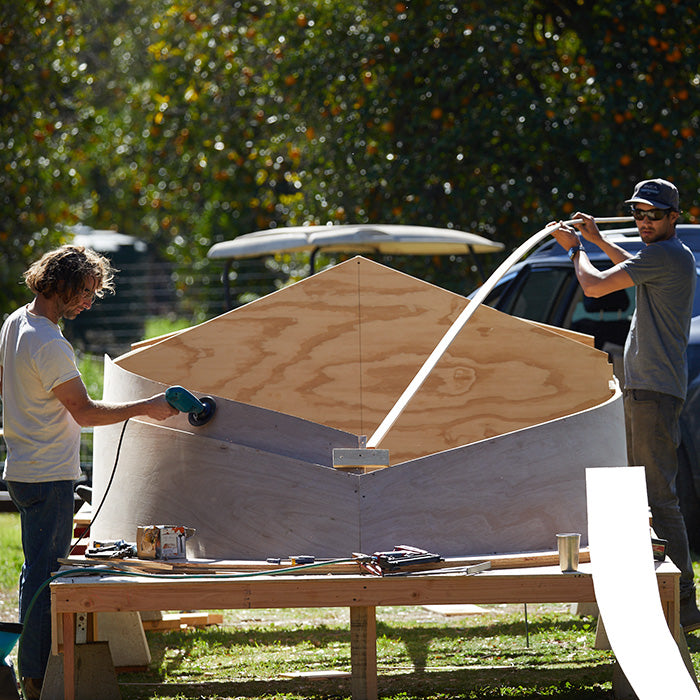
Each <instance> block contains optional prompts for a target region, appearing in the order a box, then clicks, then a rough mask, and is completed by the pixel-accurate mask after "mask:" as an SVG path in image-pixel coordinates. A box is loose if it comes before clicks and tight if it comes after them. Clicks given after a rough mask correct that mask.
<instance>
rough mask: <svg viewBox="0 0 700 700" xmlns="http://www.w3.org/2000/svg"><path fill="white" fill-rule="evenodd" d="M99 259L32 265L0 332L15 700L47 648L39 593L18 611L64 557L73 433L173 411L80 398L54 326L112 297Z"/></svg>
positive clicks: (76, 441)
mask: <svg viewBox="0 0 700 700" xmlns="http://www.w3.org/2000/svg"><path fill="white" fill-rule="evenodd" d="M114 272H115V271H114V269H113V268H112V267H111V264H110V262H109V260H108V259H107V258H105V257H103V256H101V255H99V254H98V253H95V252H94V251H92V250H90V249H86V248H84V247H82V246H74V245H65V246H62V247H60V248H58V249H56V250H53V251H51V252H49V253H46V254H45V255H44V256H43V257H42V258H41V259H39V260H37V261H36V262H35V263H33V264H32V265H31V266H30V267H29V269H28V270H27V271H26V272H25V273H24V281H25V283H26V285H27V287H29V289H30V290H31V291H32V292H33V294H34V299H33V300H32V301H31V302H30V303H29V304H27V305H25V306H23V307H21V308H19V309H17V310H16V311H15V312H14V313H12V314H11V315H10V316H9V317H8V318H7V319H6V320H5V322H4V324H3V326H2V329H0V396H2V406H3V429H4V436H5V443H6V446H7V459H6V461H5V468H4V471H3V479H4V480H5V481H6V482H7V488H8V491H9V493H10V497H11V498H12V501H13V502H14V504H15V506H16V507H17V510H18V511H19V513H20V518H21V528H22V548H23V551H24V564H23V566H22V573H21V577H20V585H19V612H20V622H22V623H24V633H23V636H22V644H21V650H20V651H21V656H20V658H19V669H20V672H21V675H22V680H23V687H24V691H25V697H26V698H28V699H29V700H31V699H32V698H39V697H40V694H41V685H42V682H43V677H44V673H45V670H46V665H47V662H48V657H49V653H50V650H51V616H50V597H49V589H48V587H46V588H45V589H44V590H43V591H42V593H41V594H40V595H39V596H38V597H37V599H36V601H35V602H34V604H33V607H32V610H31V614H30V617H29V619H27V617H26V616H27V609H28V607H29V605H30V603H31V602H32V599H33V598H34V596H35V594H36V592H37V591H38V590H39V589H40V588H41V586H42V584H43V583H44V582H45V581H46V580H47V579H48V578H49V577H50V576H51V574H52V573H53V572H55V571H56V570H57V569H58V566H59V564H58V560H59V559H60V558H62V557H65V556H67V554H68V550H69V547H70V541H71V535H72V530H73V513H74V496H73V482H74V481H75V480H76V479H77V478H78V477H79V476H80V433H81V427H84V426H96V425H108V424H111V423H119V422H121V421H125V420H128V419H129V418H133V417H135V416H149V417H150V418H153V419H155V420H164V419H165V418H168V417H169V416H172V415H174V414H175V413H177V410H176V409H174V408H173V407H172V406H170V404H169V403H168V402H167V401H166V399H165V394H157V395H155V396H152V397H150V398H148V399H142V400H139V401H131V402H128V403H120V404H113V403H107V402H104V401H96V400H93V399H92V398H90V396H89V395H88V392H87V389H86V388H85V384H84V382H83V380H82V378H81V376H80V372H79V371H78V368H77V366H76V361H75V353H74V351H73V348H72V346H71V344H70V343H69V342H68V341H67V340H66V339H65V338H64V336H63V334H62V332H61V329H60V328H59V325H58V323H59V320H60V319H61V318H68V319H73V318H75V317H76V316H77V315H78V314H79V313H80V312H81V311H84V310H86V309H89V308H90V306H91V305H92V302H93V299H94V298H95V297H101V296H103V295H104V293H105V292H106V291H113V289H114V283H113V279H114Z"/></svg>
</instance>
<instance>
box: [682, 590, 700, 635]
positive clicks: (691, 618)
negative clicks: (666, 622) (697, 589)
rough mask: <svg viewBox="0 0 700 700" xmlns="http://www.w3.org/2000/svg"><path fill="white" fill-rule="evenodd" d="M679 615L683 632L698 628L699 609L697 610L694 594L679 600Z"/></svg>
mask: <svg viewBox="0 0 700 700" xmlns="http://www.w3.org/2000/svg"><path fill="white" fill-rule="evenodd" d="M680 617H681V627H682V628H683V631H684V632H692V631H693V630H696V629H698V628H700V610H698V606H697V603H696V602H695V596H694V595H692V596H689V597H688V598H685V599H682V600H681V615H680Z"/></svg>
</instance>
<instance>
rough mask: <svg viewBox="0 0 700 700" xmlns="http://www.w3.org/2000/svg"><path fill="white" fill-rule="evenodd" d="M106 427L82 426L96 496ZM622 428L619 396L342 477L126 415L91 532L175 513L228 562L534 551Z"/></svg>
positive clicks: (578, 502)
mask: <svg viewBox="0 0 700 700" xmlns="http://www.w3.org/2000/svg"><path fill="white" fill-rule="evenodd" d="M222 401H225V400H224V399H222ZM119 430H120V426H107V427H103V428H98V429H96V430H95V455H96V460H97V463H99V464H100V465H102V467H101V468H100V469H96V471H95V475H94V482H95V502H96V503H97V502H99V501H100V500H101V499H102V494H103V493H104V490H105V488H106V483H107V481H108V477H109V474H110V469H109V468H108V466H109V465H111V464H112V463H113V462H114V458H115V446H116V444H117V441H118V433H119ZM591 435H594V436H595V440H591V438H590V436H591ZM623 435H624V431H623V417H622V405H621V397H620V394H619V393H618V394H617V395H616V397H615V398H614V399H613V400H611V401H610V402H608V403H607V404H605V405H604V406H602V407H598V408H596V409H592V410H588V411H584V412H582V413H579V414H575V415H573V416H568V417H566V418H564V419H558V420H556V421H552V422H550V423H547V424H544V425H540V426H535V427H533V428H529V429H525V430H522V431H517V432H515V433H511V434H508V435H505V436H500V437H498V438H494V439H491V440H486V441H482V442H479V443H475V444H472V445H469V446H466V447H463V448H458V449H455V450H450V451H448V452H443V453H440V454H436V455H431V456H430V457H426V458H423V459H419V460H416V461H415V462H408V463H404V464H400V465H396V466H394V467H391V468H389V469H385V470H381V471H377V472H372V473H369V474H363V475H355V474H347V473H345V472H341V471H338V470H334V469H332V468H330V467H323V466H319V465H316V464H308V463H305V462H302V461H300V460H294V459H290V458H287V457H282V456H280V455H276V454H272V453H269V452H265V451H263V450H259V449H251V448H248V447H244V446H241V445H236V444H231V443H229V442H225V441H221V440H216V439H212V438H208V437H204V436H201V435H198V434H196V433H195V434H193V433H186V432H184V431H180V430H176V429H173V428H167V427H163V426H159V425H155V424H151V423H146V422H142V421H130V422H129V424H128V426H127V429H126V432H125V434H124V440H123V442H122V447H121V452H120V455H119V462H118V468H117V472H116V477H115V480H114V483H113V484H112V486H111V488H110V492H109V496H108V497H107V499H106V501H105V505H104V508H103V510H102V512H101V514H100V515H99V516H98V518H97V522H96V524H95V525H93V527H92V529H91V532H92V533H93V536H94V537H96V538H97V539H115V538H124V539H128V540H133V539H134V538H135V529H136V526H137V525H139V524H157V523H165V524H183V525H187V526H189V527H195V528H197V530H198V538H197V540H196V541H191V542H190V545H189V547H188V551H189V554H190V556H201V557H216V558H228V559H232V558H240V559H245V558H248V559H265V558H266V557H268V556H281V557H288V556H289V555H290V554H300V553H306V554H313V555H315V556H327V557H337V556H348V555H349V554H350V553H352V552H353V551H365V552H366V553H371V552H373V551H378V550H384V549H389V548H391V547H393V546H394V545H396V544H412V545H415V546H420V547H425V548H426V549H431V550H434V551H437V552H439V553H440V554H442V555H443V556H464V555H466V554H475V555H481V554H484V555H488V554H491V553H494V552H513V551H533V550H547V549H552V548H553V547H554V542H555V540H554V535H555V534H556V532H557V531H561V530H575V531H579V532H582V533H585V532H586V517H585V502H584V499H585V497H584V493H585V489H584V483H583V478H584V477H583V475H584V469H585V467H586V466H589V465H590V464H591V463H603V461H604V460H609V463H610V464H616V463H617V464H619V463H623V462H624V460H625V450H624V439H621V438H622V436H623ZM585 544H586V540H585V535H584V538H583V545H584V546H585Z"/></svg>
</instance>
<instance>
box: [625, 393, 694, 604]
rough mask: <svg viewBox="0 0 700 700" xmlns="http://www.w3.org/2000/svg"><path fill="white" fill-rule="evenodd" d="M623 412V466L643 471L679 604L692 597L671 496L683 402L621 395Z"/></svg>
mask: <svg viewBox="0 0 700 700" xmlns="http://www.w3.org/2000/svg"><path fill="white" fill-rule="evenodd" d="M624 406H625V429H626V433H627V459H628V462H629V464H630V465H632V466H641V467H645V471H646V482H647V496H648V499H649V506H650V507H651V520H652V526H653V528H654V532H655V533H656V534H657V535H658V536H659V537H661V538H662V539H664V540H667V541H668V545H667V548H666V554H667V555H668V557H669V559H670V560H671V561H672V562H673V563H674V564H675V565H676V566H677V567H678V568H679V569H680V572H681V580H680V593H681V599H683V598H686V597H688V596H691V595H692V596H694V595H695V585H694V583H693V564H692V561H691V558H690V548H689V547H688V533H687V530H686V528H685V521H684V520H683V514H682V513H681V510H680V507H679V505H678V496H677V494H676V475H677V474H678V457H677V455H676V450H677V449H678V445H679V444H680V427H679V424H678V419H679V416H680V413H681V409H682V408H683V401H682V400H681V399H679V398H677V397H675V396H671V395H669V394H661V393H658V392H656V391H646V390H642V389H625V392H624ZM622 497H624V494H622Z"/></svg>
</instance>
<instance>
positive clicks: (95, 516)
mask: <svg viewBox="0 0 700 700" xmlns="http://www.w3.org/2000/svg"><path fill="white" fill-rule="evenodd" d="M128 422H129V419H128V418H127V419H126V420H125V421H124V425H123V426H122V431H121V433H120V435H119V442H118V443H117V452H116V454H115V455H114V466H113V467H112V473H111V474H110V476H109V481H108V482H107V487H106V488H105V491H104V493H103V494H102V500H101V501H100V504H99V505H98V506H97V509H96V510H95V511H94V512H93V514H92V517H91V518H90V525H89V526H88V527H86V528H85V529H84V530H83V532H81V533H80V537H78V539H77V540H76V541H75V542H74V543H73V546H72V547H71V548H70V551H69V552H68V556H70V555H71V554H73V551H74V550H75V548H76V547H77V546H78V544H79V543H80V542H81V541H82V540H83V538H84V537H85V535H86V533H88V532H89V531H90V527H91V526H92V525H93V524H94V522H95V519H96V518H97V515H98V514H99V512H100V510H101V509H102V506H103V505H104V502H105V500H107V494H108V493H109V489H110V488H111V486H112V482H113V481H114V475H115V474H116V473H117V464H119V453H120V452H121V449H122V441H123V440H124V432H125V431H126V426H127V423H128Z"/></svg>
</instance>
